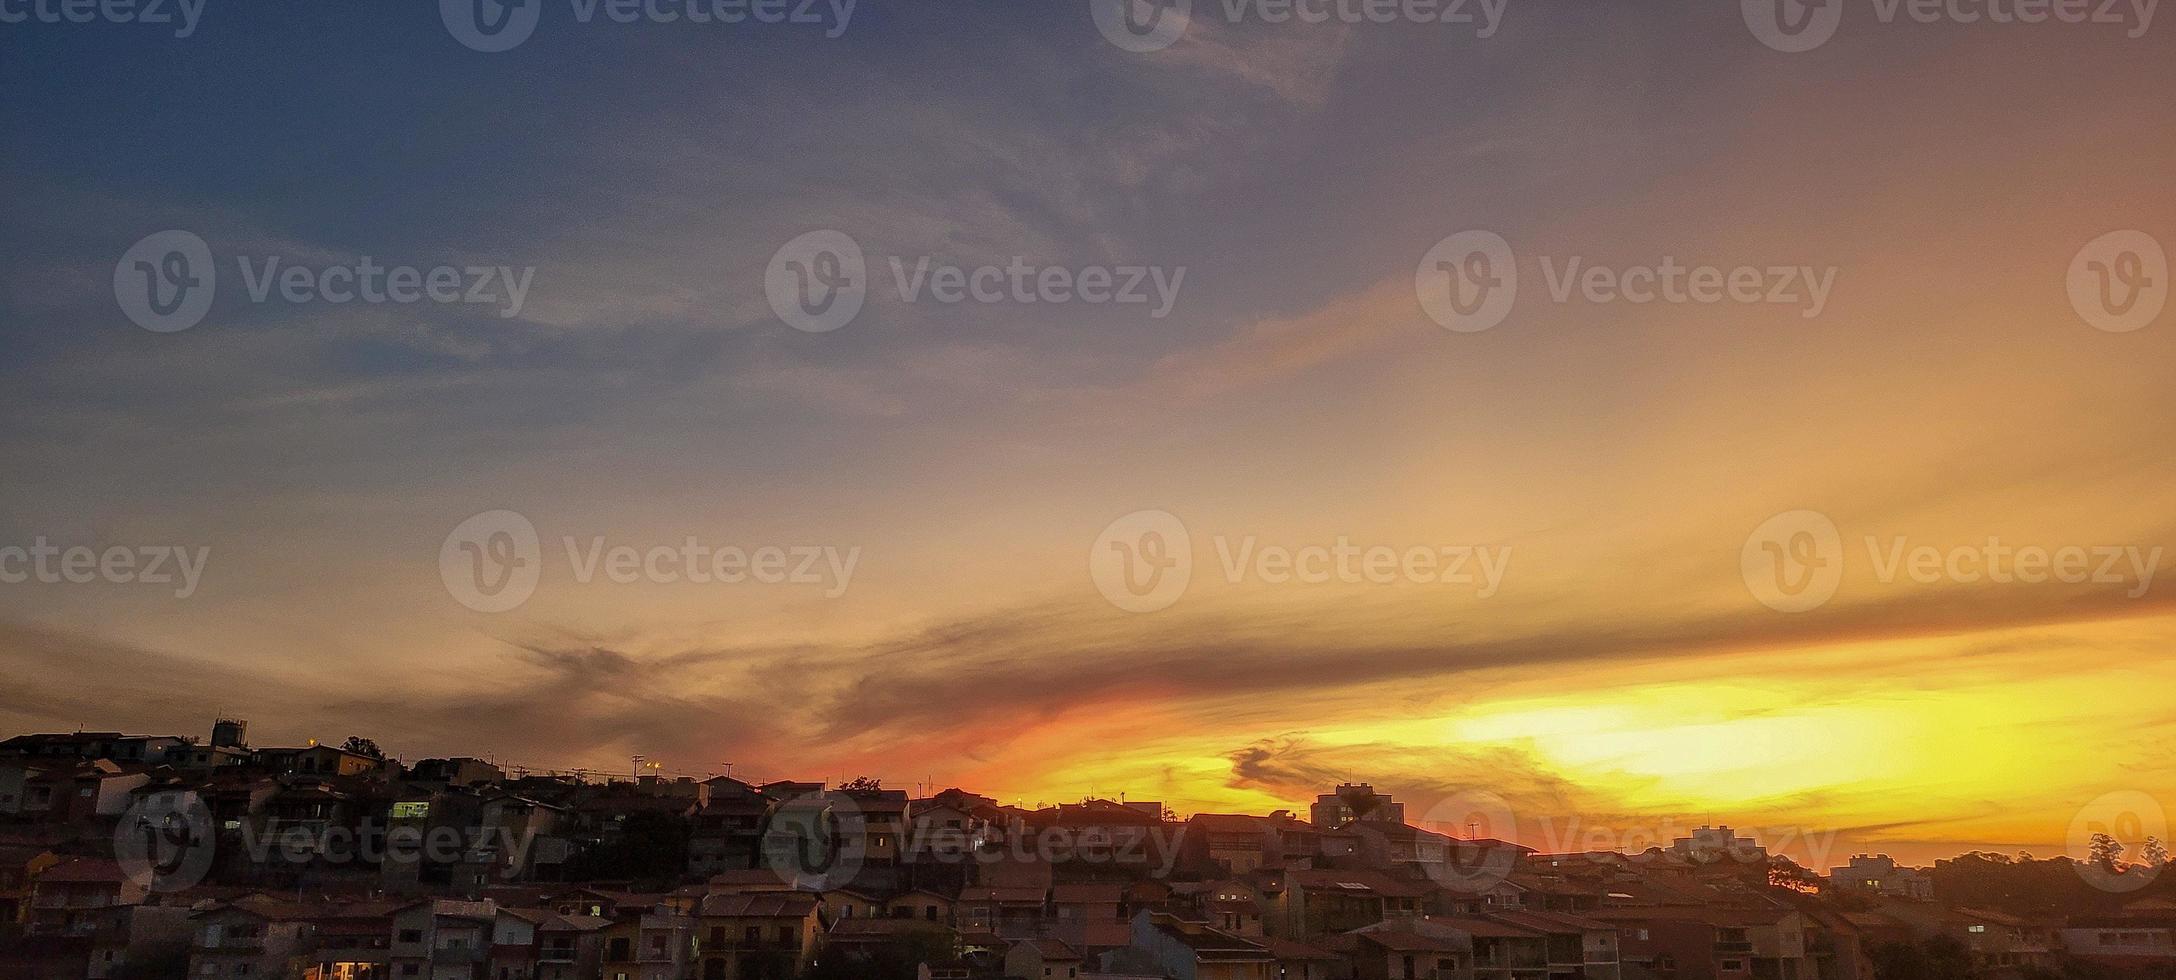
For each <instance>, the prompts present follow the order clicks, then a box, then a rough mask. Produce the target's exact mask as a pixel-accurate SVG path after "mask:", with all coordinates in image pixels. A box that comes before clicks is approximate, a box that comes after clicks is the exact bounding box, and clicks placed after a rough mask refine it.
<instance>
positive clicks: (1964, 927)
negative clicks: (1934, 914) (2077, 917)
mask: <svg viewBox="0 0 2176 980" xmlns="http://www.w3.org/2000/svg"><path fill="white" fill-rule="evenodd" d="M1945 926H1946V927H1945V929H1944V930H1943V931H1944V932H1945V933H1946V934H1947V935H1949V936H1951V937H1953V938H1956V939H1959V940H1962V941H1963V942H1964V945H1965V948H1966V949H1969V950H1971V951H1972V960H1973V965H1975V966H1977V967H1979V968H1980V969H1983V970H1993V969H2002V968H2030V969H2042V970H2044V969H2052V968H2053V967H2054V966H2055V965H2056V962H2057V958H2056V946H2055V942H2056V933H2057V931H2058V930H2057V927H2056V925H2055V924H2054V923H2050V922H2045V921H2040V920H2035V919H2026V918H2021V917H2019V916H2015V915H2011V914H2009V913H2007V912H1997V911H1993V910H1991V909H1969V908H1960V909H1954V910H1952V912H1951V914H1950V917H1949V921H1948V922H1947V923H1945Z"/></svg>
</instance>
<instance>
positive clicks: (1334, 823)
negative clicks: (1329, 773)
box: [1307, 783, 1405, 830]
mask: <svg viewBox="0 0 2176 980" xmlns="http://www.w3.org/2000/svg"><path fill="white" fill-rule="evenodd" d="M1355 820H1365V821H1380V822H1383V823H1398V824H1402V823H1404V822H1405V804H1403V803H1399V802H1398V801H1396V800H1393V799H1391V798H1390V794H1388V793H1377V792H1376V791H1375V787H1373V786H1370V785H1368V784H1367V783H1345V784H1342V785H1340V786H1338V787H1337V788H1336V789H1334V790H1331V791H1330V792H1327V793H1324V794H1322V795H1321V796H1317V797H1315V805H1314V806H1311V807H1309V808H1308V809H1307V822H1309V823H1312V824H1314V825H1315V826H1317V827H1320V828H1322V829H1325V830H1328V829H1331V828H1335V827H1343V826H1345V825H1346V824H1349V823H1352V822H1353V821H1355Z"/></svg>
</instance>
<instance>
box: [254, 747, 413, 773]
mask: <svg viewBox="0 0 2176 980" xmlns="http://www.w3.org/2000/svg"><path fill="white" fill-rule="evenodd" d="M250 764H252V765H254V766H257V767H259V768H261V769H264V770H265V771H267V772H270V773H274V774H278V775H286V774H290V773H292V774H295V775H302V776H362V775H367V774H370V773H375V772H378V771H379V770H381V769H383V768H384V767H385V760H384V759H382V758H379V757H377V756H374V755H365V754H363V753H361V752H351V751H349V750H347V749H344V748H339V747H336V746H331V745H319V744H317V742H316V741H315V740H314V739H313V740H312V741H311V742H310V744H308V745H305V746H302V747H300V748H291V749H257V750H255V751H253V752H251V753H250Z"/></svg>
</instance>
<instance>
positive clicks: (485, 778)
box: [408, 756, 506, 786]
mask: <svg viewBox="0 0 2176 980" xmlns="http://www.w3.org/2000/svg"><path fill="white" fill-rule="evenodd" d="M408 778H409V779H412V780H414V781H416V782H419V783H439V784H441V785H446V786H487V785H493V784H496V783H499V782H503V781H504V780H505V779H506V771H505V770H503V769H500V768H499V767H498V766H495V765H492V764H491V763H488V762H485V761H484V760H482V759H471V758H469V757H467V756H459V757H456V758H451V759H425V760H423V761H421V762H418V763H416V764H415V766H414V767H413V768H411V769H409V770H408Z"/></svg>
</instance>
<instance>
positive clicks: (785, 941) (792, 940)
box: [778, 926, 801, 946]
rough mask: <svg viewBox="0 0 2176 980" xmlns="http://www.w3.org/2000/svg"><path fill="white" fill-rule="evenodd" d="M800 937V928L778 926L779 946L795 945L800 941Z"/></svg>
mask: <svg viewBox="0 0 2176 980" xmlns="http://www.w3.org/2000/svg"><path fill="white" fill-rule="evenodd" d="M800 939H801V930H799V929H796V928H794V927H793V926H779V927H778V944H779V945H780V946H792V945H795V944H796V943H798V942H800Z"/></svg>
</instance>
